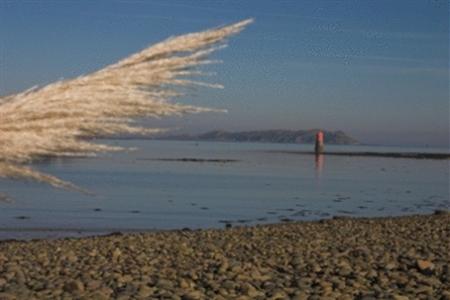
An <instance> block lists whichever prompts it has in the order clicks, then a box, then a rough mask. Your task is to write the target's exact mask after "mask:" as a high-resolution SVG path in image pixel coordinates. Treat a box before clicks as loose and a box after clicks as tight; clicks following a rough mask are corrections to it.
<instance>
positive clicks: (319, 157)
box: [315, 154, 325, 178]
mask: <svg viewBox="0 0 450 300" xmlns="http://www.w3.org/2000/svg"><path fill="white" fill-rule="evenodd" d="M324 163H325V157H324V155H323V154H316V157H315V166H316V177H317V178H320V177H321V175H322V171H323V165H324Z"/></svg>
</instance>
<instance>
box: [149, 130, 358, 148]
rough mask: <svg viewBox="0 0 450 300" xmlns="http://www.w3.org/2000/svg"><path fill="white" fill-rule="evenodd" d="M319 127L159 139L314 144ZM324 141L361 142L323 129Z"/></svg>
mask: <svg viewBox="0 0 450 300" xmlns="http://www.w3.org/2000/svg"><path fill="white" fill-rule="evenodd" d="M318 131H319V129H309V130H284V129H274V130H254V131H238V132H230V131H224V130H213V131H208V132H206V133H202V134H197V135H189V134H181V135H164V136H159V137H157V139H162V140H183V141H191V140H193V141H221V142H261V143H289V144H312V143H314V141H315V135H316V133H317V132H318ZM322 131H323V133H324V142H325V143H326V144H335V145H356V144H360V142H359V141H357V140H356V139H354V138H352V137H350V136H348V135H347V134H346V133H345V132H343V131H340V130H337V131H329V130H322Z"/></svg>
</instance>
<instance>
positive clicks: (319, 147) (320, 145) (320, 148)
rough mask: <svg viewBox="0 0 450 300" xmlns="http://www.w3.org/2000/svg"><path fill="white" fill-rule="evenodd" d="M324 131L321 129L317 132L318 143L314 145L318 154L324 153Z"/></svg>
mask: <svg viewBox="0 0 450 300" xmlns="http://www.w3.org/2000/svg"><path fill="white" fill-rule="evenodd" d="M323 149H324V146H323V132H322V131H321V130H319V131H318V132H317V133H316V145H315V147H314V152H316V154H321V153H323Z"/></svg>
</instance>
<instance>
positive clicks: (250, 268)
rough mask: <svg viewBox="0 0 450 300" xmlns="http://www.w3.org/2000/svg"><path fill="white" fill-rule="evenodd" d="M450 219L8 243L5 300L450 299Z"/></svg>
mask: <svg viewBox="0 0 450 300" xmlns="http://www.w3.org/2000/svg"><path fill="white" fill-rule="evenodd" d="M449 239H450V214H449V213H448V212H447V211H440V212H436V213H435V214H433V215H415V216H407V217H392V218H361V219H357V218H347V217H335V218H333V219H327V220H320V221H313V222H290V223H283V224H273V225H259V226H252V227H233V228H228V229H214V230H212V229H211V230H188V229H186V230H177V231H159V232H146V233H132V234H120V233H117V234H111V235H108V236H95V237H87V238H76V239H69V238H67V239H56V240H32V241H1V242H0V299H192V300H194V299H241V300H244V299H367V300H368V299H397V300H403V299H450V266H449V264H450V255H449V253H450V241H449Z"/></svg>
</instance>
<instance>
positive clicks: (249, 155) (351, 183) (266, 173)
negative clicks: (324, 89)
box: [0, 140, 450, 239]
mask: <svg viewBox="0 0 450 300" xmlns="http://www.w3.org/2000/svg"><path fill="white" fill-rule="evenodd" d="M108 142H109V143H111V144H120V145H123V146H126V147H136V148H138V150H136V151H132V152H124V153H115V154H107V155H103V156H101V157H100V158H95V159H91V158H86V159H85V158H83V159H68V160H54V161H51V162H46V163H40V164H36V165H35V167H36V168H38V169H39V170H41V171H43V172H48V173H51V174H54V175H57V176H59V177H61V178H63V179H65V180H68V181H71V182H73V183H75V184H77V185H79V186H81V187H83V188H85V189H88V190H89V191H91V192H93V193H95V196H87V195H83V194H80V193H77V192H71V191H65V190H60V189H54V188H50V187H48V186H46V185H44V184H37V183H30V182H25V183H24V182H16V181H10V180H2V181H0V192H2V191H4V192H7V193H8V194H9V195H11V196H12V197H13V198H14V199H15V200H14V202H13V203H1V202H0V208H1V209H0V238H2V239H5V238H30V237H56V236H77V235H85V234H97V233H107V232H111V231H118V230H120V231H126V230H152V229H180V228H184V227H189V228H191V229H195V228H211V227H219V228H220V227H224V226H225V224H226V223H230V224H232V225H233V226H235V225H252V224H261V223H275V222H280V221H287V220H312V219H320V218H329V217H332V216H335V215H346V216H355V217H357V216H361V217H362V216H394V215H395V216H396V215H405V214H417V213H429V212H432V211H433V210H436V209H444V208H448V207H449V204H450V202H449V161H448V160H416V159H398V158H397V159H393V158H378V157H344V156H324V157H321V158H319V159H316V158H315V156H313V155H295V154H285V153H279V152H271V151H284V150H287V151H292V150H299V151H301V150H311V149H312V146H311V145H287V144H252V143H219V142H199V143H196V142H178V141H147V140H127V141H108ZM327 150H329V151H378V152H380V151H386V152H395V151H398V152H406V151H412V152H414V151H421V152H448V149H431V148H426V149H413V148H392V147H389V148H381V147H362V146H327ZM161 158H163V159H169V158H173V159H179V158H198V159H232V160H237V161H236V162H229V163H217V162H202V163H201V162H180V161H159V160H155V159H161Z"/></svg>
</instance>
